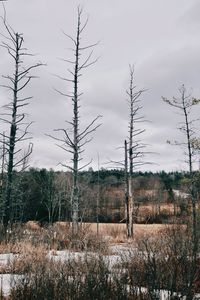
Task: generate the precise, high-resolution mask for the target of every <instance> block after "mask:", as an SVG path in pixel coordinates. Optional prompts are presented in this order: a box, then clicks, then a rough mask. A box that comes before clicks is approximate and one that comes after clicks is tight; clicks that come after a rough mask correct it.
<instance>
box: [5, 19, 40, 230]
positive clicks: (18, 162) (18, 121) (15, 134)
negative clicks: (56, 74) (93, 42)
mask: <svg viewBox="0 0 200 300" xmlns="http://www.w3.org/2000/svg"><path fill="white" fill-rule="evenodd" d="M2 21H3V25H4V28H5V32H6V33H5V35H4V34H1V35H2V36H3V38H4V40H3V41H2V43H1V46H2V47H3V48H5V49H6V50H7V52H8V55H9V56H10V58H11V59H12V60H13V63H14V64H13V67H14V70H13V72H12V73H11V74H10V75H4V76H3V78H4V79H5V80H6V81H7V82H8V83H6V84H3V85H1V86H2V87H5V88H6V89H7V90H8V91H9V92H10V93H11V94H12V99H11V101H10V103H8V104H6V105H5V106H4V109H5V110H6V112H5V113H2V114H1V117H0V120H1V121H3V122H5V123H6V124H8V125H9V128H10V129H9V133H8V134H2V133H0V135H1V136H2V137H3V138H4V141H3V144H4V146H5V149H6V153H7V154H8V158H7V166H6V172H7V180H6V191H5V212H4V220H3V222H4V225H5V226H7V225H8V222H11V223H12V221H13V220H12V217H13V216H12V195H11V194H12V184H13V170H14V169H15V168H19V167H22V168H23V167H24V165H25V162H26V161H27V159H28V157H29V156H30V154H31V153H32V149H33V147H32V146H33V144H32V143H29V146H28V149H27V151H25V152H23V149H22V148H21V147H19V148H18V149H17V148H16V146H17V145H18V144H20V143H21V142H24V141H26V140H27V139H30V136H29V132H28V130H29V127H30V125H31V123H29V122H28V123H27V122H26V121H25V113H24V111H23V109H24V108H25V107H26V106H27V105H28V104H29V100H30V99H31V98H32V97H27V96H24V95H23V92H24V89H25V88H26V87H27V85H28V84H29V83H30V81H31V79H32V78H34V76H31V75H30V71H31V70H32V69H35V68H37V67H39V66H41V65H42V64H41V63H36V64H33V65H31V66H28V67H27V66H26V65H25V63H24V61H23V60H24V57H26V56H31V54H29V53H28V52H27V49H26V48H25V47H24V38H23V34H21V33H18V32H15V31H14V30H13V29H12V27H11V26H10V25H8V23H7V21H6V13H4V17H3V18H2ZM20 155H21V157H20Z"/></svg>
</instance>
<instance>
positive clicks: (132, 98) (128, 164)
mask: <svg viewBox="0 0 200 300" xmlns="http://www.w3.org/2000/svg"><path fill="white" fill-rule="evenodd" d="M129 68H130V83H129V89H128V90H127V91H126V93H127V95H128V104H129V111H130V115H129V136H128V143H126V141H125V173H126V176H125V177H126V190H125V198H126V217H127V236H128V237H133V207H134V191H133V172H134V168H135V167H137V166H138V165H141V164H143V163H144V162H142V161H141V158H142V157H143V154H144V152H143V151H142V149H143V147H144V145H143V144H142V143H141V141H140V139H138V136H140V134H142V133H143V132H144V130H142V129H140V128H138V126H137V123H138V122H141V121H142V120H143V116H140V115H139V112H140V110H141V109H142V106H141V105H140V99H139V97H140V96H141V94H142V93H143V92H144V90H137V89H136V86H134V83H133V80H134V67H133V66H131V65H130V66H129ZM126 148H127V149H126Z"/></svg>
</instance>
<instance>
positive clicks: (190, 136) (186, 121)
mask: <svg viewBox="0 0 200 300" xmlns="http://www.w3.org/2000/svg"><path fill="white" fill-rule="evenodd" d="M178 91H179V95H180V96H179V97H173V98H172V99H170V100H169V99H167V98H165V97H162V99H163V101H164V102H166V103H168V104H169V105H170V106H172V107H175V108H177V109H178V110H179V111H181V114H182V118H183V121H182V122H181V123H180V126H179V128H178V129H179V130H180V131H181V132H182V133H183V134H184V139H185V140H184V141H183V142H178V141H175V142H174V143H173V144H175V145H179V146H183V148H184V154H185V155H186V163H187V164H188V169H189V174H190V185H189V193H190V196H191V202H192V244H193V268H192V270H191V274H190V276H191V280H190V283H191V284H190V285H189V287H188V295H189V297H190V296H191V295H190V293H191V291H192V283H193V280H194V278H193V277H194V276H195V270H196V258H197V252H198V236H197V212H196V197H197V195H196V190H195V184H194V172H193V162H194V155H195V151H194V150H195V149H194V145H193V144H194V140H195V127H194V122H195V120H194V119H191V117H190V114H191V109H192V108H193V107H194V106H196V105H197V104H199V102H200V99H196V98H194V97H192V95H191V93H190V92H187V89H186V88H185V86H184V84H183V85H182V86H181V87H180V88H179V89H178ZM185 149H186V151H185Z"/></svg>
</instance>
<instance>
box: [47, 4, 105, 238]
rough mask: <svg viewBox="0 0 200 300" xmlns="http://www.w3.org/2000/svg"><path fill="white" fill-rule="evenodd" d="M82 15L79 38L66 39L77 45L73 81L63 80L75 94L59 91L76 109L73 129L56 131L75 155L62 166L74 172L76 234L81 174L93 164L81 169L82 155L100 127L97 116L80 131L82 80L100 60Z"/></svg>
mask: <svg viewBox="0 0 200 300" xmlns="http://www.w3.org/2000/svg"><path fill="white" fill-rule="evenodd" d="M82 12H83V10H82V9H81V8H80V7H78V16H77V30H76V37H75V38H73V37H72V36H70V35H68V34H66V33H65V36H66V37H68V38H69V39H70V40H71V41H72V43H73V46H74V47H73V53H74V59H72V60H68V59H65V60H64V61H65V62H67V63H69V64H70V65H71V66H72V68H70V69H68V71H69V74H70V78H68V77H64V78H63V77H59V78H60V79H62V80H64V81H65V82H69V83H71V84H72V85H73V91H72V92H71V93H63V92H61V91H57V92H58V93H59V94H61V95H62V96H65V97H67V98H70V99H71V100H72V106H73V119H72V121H67V123H68V124H69V125H70V126H71V129H56V130H55V131H57V132H62V133H63V137H61V138H58V137H54V136H51V137H53V138H54V139H55V140H57V141H59V142H61V145H58V146H59V147H60V148H61V149H63V150H64V151H66V152H68V153H70V154H71V155H72V159H71V161H72V165H69V164H68V163H67V164H62V165H63V166H64V167H67V168H69V169H70V170H71V171H72V173H73V188H72V199H71V205H72V230H73V234H76V233H77V232H78V221H79V185H78V174H79V171H80V170H81V169H83V168H84V167H86V166H87V165H89V163H90V162H89V163H87V164H85V165H82V166H80V161H81V160H82V157H81V155H82V153H83V151H84V146H85V145H86V144H88V143H89V142H90V141H91V139H92V138H90V137H89V135H90V134H91V133H93V132H94V131H96V129H97V128H98V127H99V126H100V124H97V123H96V122H97V120H98V119H99V118H100V116H97V117H96V118H95V119H93V120H92V121H91V122H90V123H89V124H88V125H87V126H86V127H85V128H84V129H81V128H80V112H79V111H80V104H79V101H80V97H81V96H82V93H80V92H79V79H80V77H81V75H82V71H83V70H84V69H86V68H88V67H89V66H91V65H93V64H94V63H95V62H96V61H97V59H94V60H92V54H93V48H94V47H95V46H96V45H97V43H96V44H91V45H87V46H82V45H81V36H82V33H83V31H84V29H85V28H86V26H87V23H88V19H86V21H85V22H84V23H83V24H82ZM88 49H89V50H90V49H91V51H90V52H89V54H88V55H86V56H85V59H83V57H84V52H85V51H87V50H88Z"/></svg>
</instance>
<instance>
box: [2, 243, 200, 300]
mask: <svg viewBox="0 0 200 300" xmlns="http://www.w3.org/2000/svg"><path fill="white" fill-rule="evenodd" d="M134 250H135V249H130V247H128V245H112V246H110V253H111V254H109V255H103V256H102V258H103V260H104V261H105V263H107V264H108V266H109V268H111V269H112V268H113V267H114V266H115V265H117V264H120V263H122V262H124V259H128V257H130V254H132V253H134ZM85 255H87V257H91V258H92V257H94V256H96V255H97V254H96V253H94V252H87V253H85V252H75V251H70V250H63V251H55V250H52V251H49V252H48V254H47V257H48V258H49V259H52V260H54V261H57V262H58V261H60V262H65V261H69V260H74V259H75V260H83V261H84V258H85ZM17 257H19V254H13V253H8V254H0V267H6V266H9V265H10V263H12V262H13V261H14V259H16V258H17ZM122 260H123V261H122ZM21 276H22V275H14V274H0V296H1V295H2V293H3V295H4V296H8V295H9V293H10V289H11V287H12V285H13V284H14V283H15V282H17V280H18V279H19V278H20V277H21ZM142 289H143V291H144V292H146V291H147V289H146V288H142ZM159 296H160V300H169V292H168V291H166V290H162V291H159ZM181 300H186V299H185V298H184V297H183V298H181ZM193 300H200V294H196V295H195V297H194V299H193Z"/></svg>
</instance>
